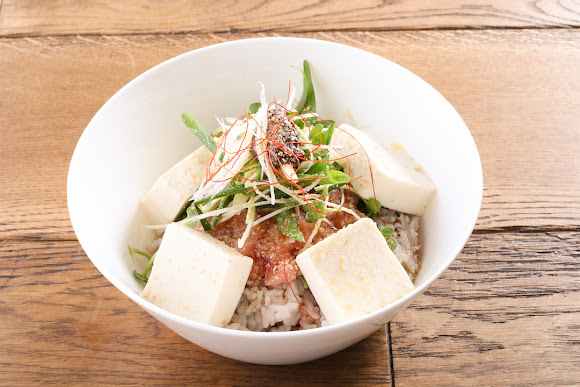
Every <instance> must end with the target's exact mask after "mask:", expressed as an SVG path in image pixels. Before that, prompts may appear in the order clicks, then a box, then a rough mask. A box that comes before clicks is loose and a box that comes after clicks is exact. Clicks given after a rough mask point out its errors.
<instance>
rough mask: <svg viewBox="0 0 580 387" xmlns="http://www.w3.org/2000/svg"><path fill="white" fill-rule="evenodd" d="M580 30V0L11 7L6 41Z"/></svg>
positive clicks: (4, 21)
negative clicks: (154, 34)
mask: <svg viewBox="0 0 580 387" xmlns="http://www.w3.org/2000/svg"><path fill="white" fill-rule="evenodd" d="M579 25H580V4H579V3H578V2H577V1H575V0H546V1H534V0H513V1H511V0H510V1H505V0H484V1H468V0H417V1H379V0H364V1H348V0H339V1H322V0H317V1H309V0H298V1H292V2H288V1H282V0H275V1H267V2H266V1H257V0H251V1H240V0H228V1H224V0H222V1H210V0H203V1H194V0H189V1H187V0H182V1H156V0H146V1H140V0H129V1H110V0H97V1H90V2H87V1H67V0H50V1H49V0H43V1H40V0H4V1H3V4H2V10H1V13H0V36H2V35H4V36H26V35H55V34H87V33H98V34H118V33H143V32H146V33H149V32H153V31H155V32H170V33H176V32H264V31H269V32H284V33H288V32H307V31H333V30H389V29H432V28H488V27H492V28H495V27H517V28H524V27H536V28H537V27H570V26H576V27H577V26H579Z"/></svg>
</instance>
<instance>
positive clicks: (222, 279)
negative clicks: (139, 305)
mask: <svg viewBox="0 0 580 387" xmlns="http://www.w3.org/2000/svg"><path fill="white" fill-rule="evenodd" d="M253 262H254V261H253V260H252V258H250V257H246V256H244V255H242V254H240V253H239V252H238V251H237V250H235V249H233V248H231V247H229V246H227V245H226V244H224V243H223V242H221V241H219V240H217V239H215V238H213V237H212V236H210V235H208V234H206V233H205V232H203V231H198V230H194V229H192V228H190V227H188V226H186V225H183V224H179V223H172V224H170V225H169V226H167V229H166V231H165V235H164V236H163V240H162V241H161V246H160V247H159V250H158V251H157V255H156V256H155V263H154V264H153V269H152V271H151V275H150V277H149V281H148V282H147V286H145V289H144V290H143V292H142V293H141V296H142V297H143V298H144V299H146V300H148V301H150V302H151V303H153V304H155V305H157V306H159V307H160V308H163V309H165V310H167V311H169V312H171V313H175V314H177V315H179V316H182V317H185V318H188V319H190V320H193V321H197V322H200V323H203V324H208V325H213V326H217V327H225V326H226V325H227V324H228V323H229V321H230V319H231V318H232V315H233V314H234V311H235V309H236V306H237V305H238V302H239V301H240V297H241V296H242V292H243V291H244V288H245V286H246V281H247V280H248V276H249V274H250V270H251V269H252V264H253Z"/></svg>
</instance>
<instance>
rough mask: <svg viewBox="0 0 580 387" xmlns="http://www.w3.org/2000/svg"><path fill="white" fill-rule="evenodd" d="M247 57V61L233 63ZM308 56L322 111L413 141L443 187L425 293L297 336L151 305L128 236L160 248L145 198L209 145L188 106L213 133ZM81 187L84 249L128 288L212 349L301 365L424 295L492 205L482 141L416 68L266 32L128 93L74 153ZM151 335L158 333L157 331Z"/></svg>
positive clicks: (427, 251) (161, 73)
mask: <svg viewBox="0 0 580 387" xmlns="http://www.w3.org/2000/svg"><path fill="white" fill-rule="evenodd" d="M242 54H243V55H242ZM233 57H235V58H237V59H236V61H235V63H234V61H231V60H227V59H228V58H233ZM304 58H308V60H309V62H310V64H311V66H312V71H313V73H312V77H313V80H314V81H315V82H316V87H317V90H316V96H317V102H318V105H319V106H317V112H318V111H319V112H320V113H319V114H320V115H321V116H322V117H330V118H334V119H336V120H339V122H346V123H347V124H350V125H352V126H354V127H358V128H360V129H362V130H363V131H364V132H365V133H367V134H368V135H369V136H371V137H372V138H373V139H375V140H377V141H379V142H380V143H381V144H392V143H400V144H403V145H404V146H405V148H406V149H407V150H408V152H409V154H411V155H412V156H413V158H415V160H416V161H417V162H418V163H419V164H420V165H421V166H422V167H423V168H424V170H425V172H426V173H427V174H428V175H429V176H430V177H431V178H432V180H433V182H434V183H435V185H436V187H437V193H436V195H435V196H434V197H433V199H432V200H431V203H430V204H429V206H428V207H427V208H426V209H425V212H424V213H423V215H422V216H421V222H420V228H419V243H420V246H421V248H420V261H421V266H420V270H418V272H417V274H416V277H415V279H414V281H413V284H414V286H415V290H413V291H411V292H410V293H409V294H407V295H406V296H404V297H402V298H401V299H399V300H397V301H395V302H393V303H391V304H389V305H388V306H386V307H383V308H381V309H379V310H376V311H374V312H372V313H370V314H366V315H364V316H363V317H359V318H355V319H354V320H350V321H348V322H343V323H339V324H331V325H329V326H325V327H322V328H317V329H306V330H299V331H290V332H254V331H242V330H235V329H224V328H221V327H215V326H210V325H207V324H204V323H198V322H195V321H192V320H190V319H186V318H183V317H181V316H179V315H177V314H175V313H172V312H168V311H167V310H164V309H162V308H160V307H158V306H156V305H155V304H153V303H151V302H149V301H147V300H145V299H144V298H142V297H141V296H140V294H141V292H142V291H143V283H142V281H141V280H139V279H137V278H136V277H135V276H134V275H133V270H137V272H139V273H143V270H144V269H145V266H146V259H145V258H143V257H136V259H135V262H132V261H131V258H130V255H129V253H128V251H127V244H129V245H131V246H132V247H135V248H138V249H146V248H150V247H151V245H152V240H153V239H147V240H143V238H142V235H141V232H143V231H144V229H141V228H140V225H143V224H152V223H151V222H150V221H149V220H148V219H146V218H145V217H144V215H143V211H142V209H141V208H140V207H139V206H138V203H139V200H140V199H141V198H142V197H143V195H145V193H146V192H147V191H148V190H149V189H150V188H151V186H152V185H153V184H154V183H155V181H156V179H158V178H159V177H160V176H161V175H163V174H164V173H165V172H166V171H167V170H168V169H170V168H171V166H172V165H175V164H176V163H177V162H179V160H181V159H183V158H184V157H186V156H187V155H188V154H191V152H192V150H195V149H197V148H198V147H200V146H201V145H202V144H201V142H200V141H199V140H198V139H197V138H196V136H193V135H192V134H191V132H189V131H188V130H187V129H184V124H183V121H182V120H181V117H180V116H181V114H183V113H184V112H190V113H192V114H193V115H194V116H195V118H196V119H197V120H198V121H199V123H200V124H201V125H202V126H203V127H204V128H210V129H213V128H215V122H216V121H215V116H217V117H228V116H232V115H234V116H235V115H236V114H241V112H243V110H244V107H245V109H248V107H249V106H250V104H251V103H252V102H256V101H257V95H258V94H259V92H260V88H259V86H257V82H258V81H262V82H263V83H264V85H265V86H266V90H267V92H268V95H269V96H270V98H273V97H274V96H275V97H277V98H279V99H280V100H282V101H286V98H287V93H288V80H291V83H292V85H300V84H301V83H302V76H301V74H300V72H299V71H298V70H296V69H292V68H290V67H289V64H300V63H302V60H303V59H304ZM352 69H357V70H358V71H357V72H356V73H352ZM240 73H243V74H244V76H243V77H240V76H239V74H240ZM185 80H187V81H185ZM224 90H227V91H228V92H227V93H224ZM200 91H202V92H201V93H200ZM381 128H383V129H381ZM103 155H107V157H103ZM67 190H68V194H67V200H68V206H69V213H70V217H71V222H72V226H73V228H74V231H75V233H76V235H77V237H78V240H79V242H80V244H81V245H82V248H83V249H84V251H85V252H86V254H87V256H88V258H90V260H91V261H92V262H93V264H94V265H95V267H96V268H97V269H98V270H99V271H100V272H101V273H102V275H103V276H105V277H106V278H107V279H108V280H109V281H110V282H111V283H112V284H113V285H114V286H115V287H116V288H117V289H119V291H121V292H123V293H124V294H125V295H126V296H127V297H128V298H130V299H131V300H132V301H134V302H135V303H136V304H137V305H139V306H140V307H141V308H143V309H144V310H145V311H147V312H148V313H149V314H151V315H152V316H153V317H154V318H156V319H157V320H159V321H160V322H161V323H162V324H164V325H165V326H166V327H168V328H169V329H171V330H173V331H174V332H176V333H177V334H179V335H180V336H182V337H184V338H185V339H187V340H189V341H191V342H192V343H195V344H196V345H198V346H200V347H202V348H205V349H207V350H209V351H212V352H214V353H217V354H219V355H222V356H226V357H229V358H233V359H237V360H242V361H246V362H251V363H258V364H290V363H298V362H304V361H308V360H313V359H316V358H320V357H322V356H326V355H329V354H331V353H334V352H337V351H339V350H341V349H344V348H346V347H348V346H350V345H352V344H354V343H356V342H358V341H360V340H362V339H364V338H365V337H367V336H368V335H370V334H371V333H373V332H375V331H376V330H377V329H381V328H382V327H384V324H385V323H386V322H387V321H390V320H391V319H392V318H393V317H394V316H395V315H396V314H397V313H398V312H400V311H401V310H403V309H404V308H405V307H406V306H407V305H409V304H410V303H411V302H412V301H413V300H414V299H415V298H416V297H418V296H419V295H420V294H422V293H423V292H424V291H425V290H426V289H427V288H428V287H429V286H430V285H431V284H432V283H433V282H434V281H435V279H437V278H438V277H439V276H440V275H441V273H442V272H443V271H444V270H445V269H446V268H447V267H448V266H449V265H450V264H451V262H452V261H453V259H454V258H455V257H456V256H457V255H458V254H459V252H460V251H461V249H462V247H463V246H464V244H465V242H466V241H467V239H468V237H469V235H470V234H471V230H472V229H473V226H474V224H475V221H476V220H477V215H478V212H479V207H480V204H481V197H482V174H481V163H480V161H479V156H478V153H477V148H476V147H475V144H474V142H473V138H472V137H471V135H470V133H469V130H468V129H467V127H466V126H465V124H464V123H463V121H462V120H461V118H460V116H459V115H458V114H457V112H456V111H455V110H454V109H453V108H452V106H451V105H450V104H449V103H448V102H447V101H446V100H445V99H444V98H443V97H442V96H441V95H440V94H439V93H438V92H437V91H435V90H434V89H433V88H432V87H431V86H429V85H428V84H427V83H426V82H424V81H423V80H421V79H420V78H419V77H417V76H416V75H414V74H412V73H410V72H409V71H407V70H405V69H403V68H402V67H400V66H398V65H396V64H394V63H392V62H390V61H388V60H387V59H384V58H382V57H380V56H377V55H374V54H371V53H369V52H365V51H363V50H359V49H356V48H353V47H348V46H345V45H340V44H336V43H331V42H324V41H318V40H311V39H296V38H260V39H250V40H241V41H235V42H229V43H224V44H219V45H215V46H210V47H205V48H202V49H198V50H195V51H192V52H188V53H186V54H183V55H181V56H179V57H176V58H173V59H171V60H169V61H167V62H165V63H162V64H160V65H158V66H156V67H155V68H153V69H151V70H149V71H148V72H146V73H144V74H142V75H140V76H139V77H138V78H136V79H135V80H133V81H132V82H131V83H129V84H128V85H126V86H125V87H123V89H121V90H120V91H119V92H118V93H116V94H115V95H114V96H113V97H112V98H111V99H110V100H109V101H108V102H107V103H106V104H105V106H103V107H102V108H101V109H100V110H99V112H98V113H97V114H96V115H95V117H94V118H93V119H92V120H91V122H90V123H89V125H88V126H87V128H86V129H85V131H84V132H83V135H82V137H81V138H80V140H79V142H78V144H77V147H76V149H75V152H74V155H73V158H72V161H71V165H70V169H69V175H68V183H67ZM379 200H380V199H379ZM88 203H90V205H87V204H88ZM381 204H383V203H382V202H381ZM386 207H387V208H388V206H386ZM395 215H396V214H395ZM375 227H376V226H375ZM399 244H401V245H402V242H399ZM314 247H316V245H315V246H314ZM309 285H311V284H310V283H309ZM244 288H245V287H242V289H241V292H240V294H241V293H243V291H244ZM237 302H239V300H238V301H237ZM303 304H305V303H304V302H303ZM236 306H237V304H236V305H234V309H235V307H236ZM142 334H143V335H144V337H145V336H147V337H148V333H147V332H143V333H142ZM151 340H152V341H153V340H154V339H151ZM192 348H194V347H192Z"/></svg>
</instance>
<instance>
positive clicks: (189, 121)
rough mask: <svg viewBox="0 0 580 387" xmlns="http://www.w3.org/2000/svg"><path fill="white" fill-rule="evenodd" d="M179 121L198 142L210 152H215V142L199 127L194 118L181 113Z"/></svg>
mask: <svg viewBox="0 0 580 387" xmlns="http://www.w3.org/2000/svg"><path fill="white" fill-rule="evenodd" d="M181 119H182V120H183V123H184V124H185V126H187V127H188V128H189V129H190V130H191V131H192V132H193V134H195V135H196V136H197V138H199V141H201V142H202V143H203V145H205V147H206V148H207V149H209V151H210V152H212V153H213V152H215V148H216V145H215V141H214V140H213V138H211V136H210V135H209V134H207V132H206V131H205V130H203V129H202V128H201V126H199V124H198V123H197V121H196V119H195V118H193V117H192V116H190V115H189V114H187V113H183V114H182V115H181Z"/></svg>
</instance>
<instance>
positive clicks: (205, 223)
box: [193, 204, 213, 231]
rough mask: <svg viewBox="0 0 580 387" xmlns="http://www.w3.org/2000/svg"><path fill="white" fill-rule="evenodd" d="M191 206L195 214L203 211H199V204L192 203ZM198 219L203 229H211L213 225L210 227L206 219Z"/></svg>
mask: <svg viewBox="0 0 580 387" xmlns="http://www.w3.org/2000/svg"><path fill="white" fill-rule="evenodd" d="M193 206H194V207H195V209H196V210H197V215H201V214H203V212H202V211H201V208H199V206H198V205H197V204H194V205H193ZM199 221H200V222H201V225H202V227H203V229H204V230H205V231H211V230H212V228H213V227H211V225H210V224H209V222H208V221H207V219H200V220H199Z"/></svg>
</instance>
